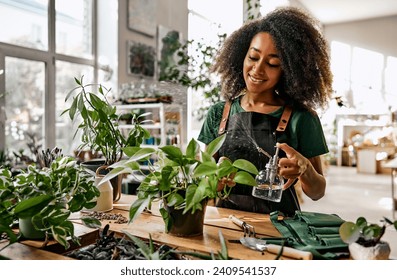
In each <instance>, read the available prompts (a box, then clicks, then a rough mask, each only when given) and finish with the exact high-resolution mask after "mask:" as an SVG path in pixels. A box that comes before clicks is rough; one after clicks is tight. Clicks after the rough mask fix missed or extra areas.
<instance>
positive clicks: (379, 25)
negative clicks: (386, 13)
mask: <svg viewBox="0 0 397 280" xmlns="http://www.w3.org/2000/svg"><path fill="white" fill-rule="evenodd" d="M396 28H397V16H391V17H384V18H377V19H371V20H363V21H353V22H346V23H340V24H332V25H325V26H324V34H325V37H326V38H327V39H328V40H329V41H330V42H331V41H332V40H336V41H340V42H344V43H347V44H350V45H352V46H355V47H360V48H365V49H369V50H372V51H376V52H379V53H382V54H383V55H385V56H395V57H397V32H396Z"/></svg>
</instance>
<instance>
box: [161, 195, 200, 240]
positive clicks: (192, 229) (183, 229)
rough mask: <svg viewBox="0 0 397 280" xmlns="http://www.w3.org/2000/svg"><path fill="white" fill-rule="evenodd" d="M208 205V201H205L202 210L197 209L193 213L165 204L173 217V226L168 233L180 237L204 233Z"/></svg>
mask: <svg viewBox="0 0 397 280" xmlns="http://www.w3.org/2000/svg"><path fill="white" fill-rule="evenodd" d="M206 206H207V202H206V201H205V202H203V210H202V211H199V210H197V211H195V212H194V213H193V214H192V213H191V212H188V213H186V214H183V209H174V208H173V207H168V206H166V205H164V208H165V210H167V212H168V214H169V216H170V219H171V227H170V229H169V230H168V232H167V233H168V234H170V235H174V236H180V237H189V236H200V235H203V226H204V216H205V210H206Z"/></svg>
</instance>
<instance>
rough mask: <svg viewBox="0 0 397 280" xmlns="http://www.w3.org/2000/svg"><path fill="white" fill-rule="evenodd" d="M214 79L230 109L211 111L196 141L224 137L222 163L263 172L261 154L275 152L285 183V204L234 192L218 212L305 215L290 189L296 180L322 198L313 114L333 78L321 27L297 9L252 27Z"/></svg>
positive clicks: (321, 148) (228, 49) (221, 56)
mask: <svg viewBox="0 0 397 280" xmlns="http://www.w3.org/2000/svg"><path fill="white" fill-rule="evenodd" d="M213 71H214V72H216V73H218V74H219V75H220V78H221V82H222V96H223V97H224V99H225V100H226V102H220V103H218V104H215V105H214V106H212V107H211V108H210V109H209V111H208V114H207V117H206V120H205V122H204V124H203V127H202V129H201V132H200V135H199V137H198V140H200V141H201V142H203V143H205V144H208V143H210V142H211V141H212V140H213V139H214V138H216V137H217V136H218V135H219V134H222V133H224V132H227V136H226V140H225V143H224V145H223V146H222V148H221V149H220V151H219V156H225V157H228V158H230V159H232V160H235V159H238V158H244V159H247V160H249V161H251V162H252V163H254V164H255V165H256V167H257V168H258V169H259V170H262V169H265V165H266V163H267V162H268V157H267V156H266V155H265V154H264V153H261V152H258V149H259V148H260V149H263V150H265V151H266V152H267V153H268V154H270V155H273V154H274V152H275V146H277V147H279V148H280V150H281V151H283V152H284V153H285V155H283V156H284V157H281V156H280V160H279V164H278V165H279V171H278V172H279V174H280V175H281V176H283V177H284V178H285V179H287V180H286V183H285V185H284V186H283V189H284V192H283V196H282V200H281V202H280V203H276V202H270V201H267V200H263V199H260V198H256V197H253V196H252V195H251V192H252V188H250V187H248V186H236V187H235V188H233V191H232V195H231V196H230V197H229V199H228V200H225V201H219V202H218V204H217V206H219V207H227V208H233V209H239V210H244V211H252V212H259V213H270V212H273V211H276V210H277V211H280V212H281V213H283V214H284V215H286V216H292V215H294V213H295V210H298V209H300V207H299V202H298V199H297V197H296V193H295V189H294V188H293V187H292V188H291V186H293V185H294V184H295V183H296V182H297V180H299V181H300V184H301V187H302V190H303V192H304V193H305V194H306V195H307V196H309V197H310V198H311V199H313V200H318V199H320V198H321V197H323V196H324V193H325V188H326V181H325V178H324V176H323V172H322V167H321V159H320V155H322V154H325V153H327V152H328V148H327V144H326V141H325V138H324V134H323V130H322V127H321V123H320V120H319V118H318V116H317V115H316V113H315V111H314V110H315V109H316V108H318V107H325V105H326V104H327V101H328V98H329V96H330V95H331V93H332V74H331V71H330V65H329V54H328V45H327V42H326V40H325V39H324V38H323V36H322V34H321V32H320V28H319V27H318V25H317V23H316V21H315V20H313V19H312V18H311V17H309V16H308V15H307V14H305V13H304V12H302V11H300V10H298V9H296V8H281V9H277V10H275V11H273V12H271V13H269V14H268V15H267V16H265V17H263V18H260V19H257V20H253V21H250V22H248V23H246V24H245V25H243V26H242V27H241V28H240V29H238V30H237V31H235V32H233V33H232V34H231V35H230V36H229V37H228V38H227V39H226V41H225V43H224V45H223V46H222V48H221V49H220V51H219V53H218V55H217V57H216V61H215V64H214V65H213ZM225 104H226V105H225ZM280 120H281V121H280ZM223 126H225V127H223ZM260 149H259V150H260Z"/></svg>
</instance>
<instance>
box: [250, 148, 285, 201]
mask: <svg viewBox="0 0 397 280" xmlns="http://www.w3.org/2000/svg"><path fill="white" fill-rule="evenodd" d="M279 151H280V149H279V148H277V147H276V152H275V154H274V156H273V157H270V156H269V157H270V159H269V162H268V163H267V164H266V169H265V170H261V171H259V174H258V175H257V176H256V178H255V180H256V182H257V184H258V185H257V186H255V187H254V188H253V189H252V195H253V196H255V197H258V198H261V199H265V200H270V201H274V202H280V201H281V196H282V194H283V185H284V179H283V177H282V176H280V175H279V174H278V153H279Z"/></svg>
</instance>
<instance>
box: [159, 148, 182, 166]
mask: <svg viewBox="0 0 397 280" xmlns="http://www.w3.org/2000/svg"><path fill="white" fill-rule="evenodd" d="M160 150H162V151H163V152H164V153H165V154H166V155H167V157H168V158H169V159H170V160H172V161H175V162H180V160H181V159H182V156H183V154H182V152H181V150H180V149H179V148H178V147H175V146H172V145H168V146H164V147H161V148H160Z"/></svg>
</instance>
